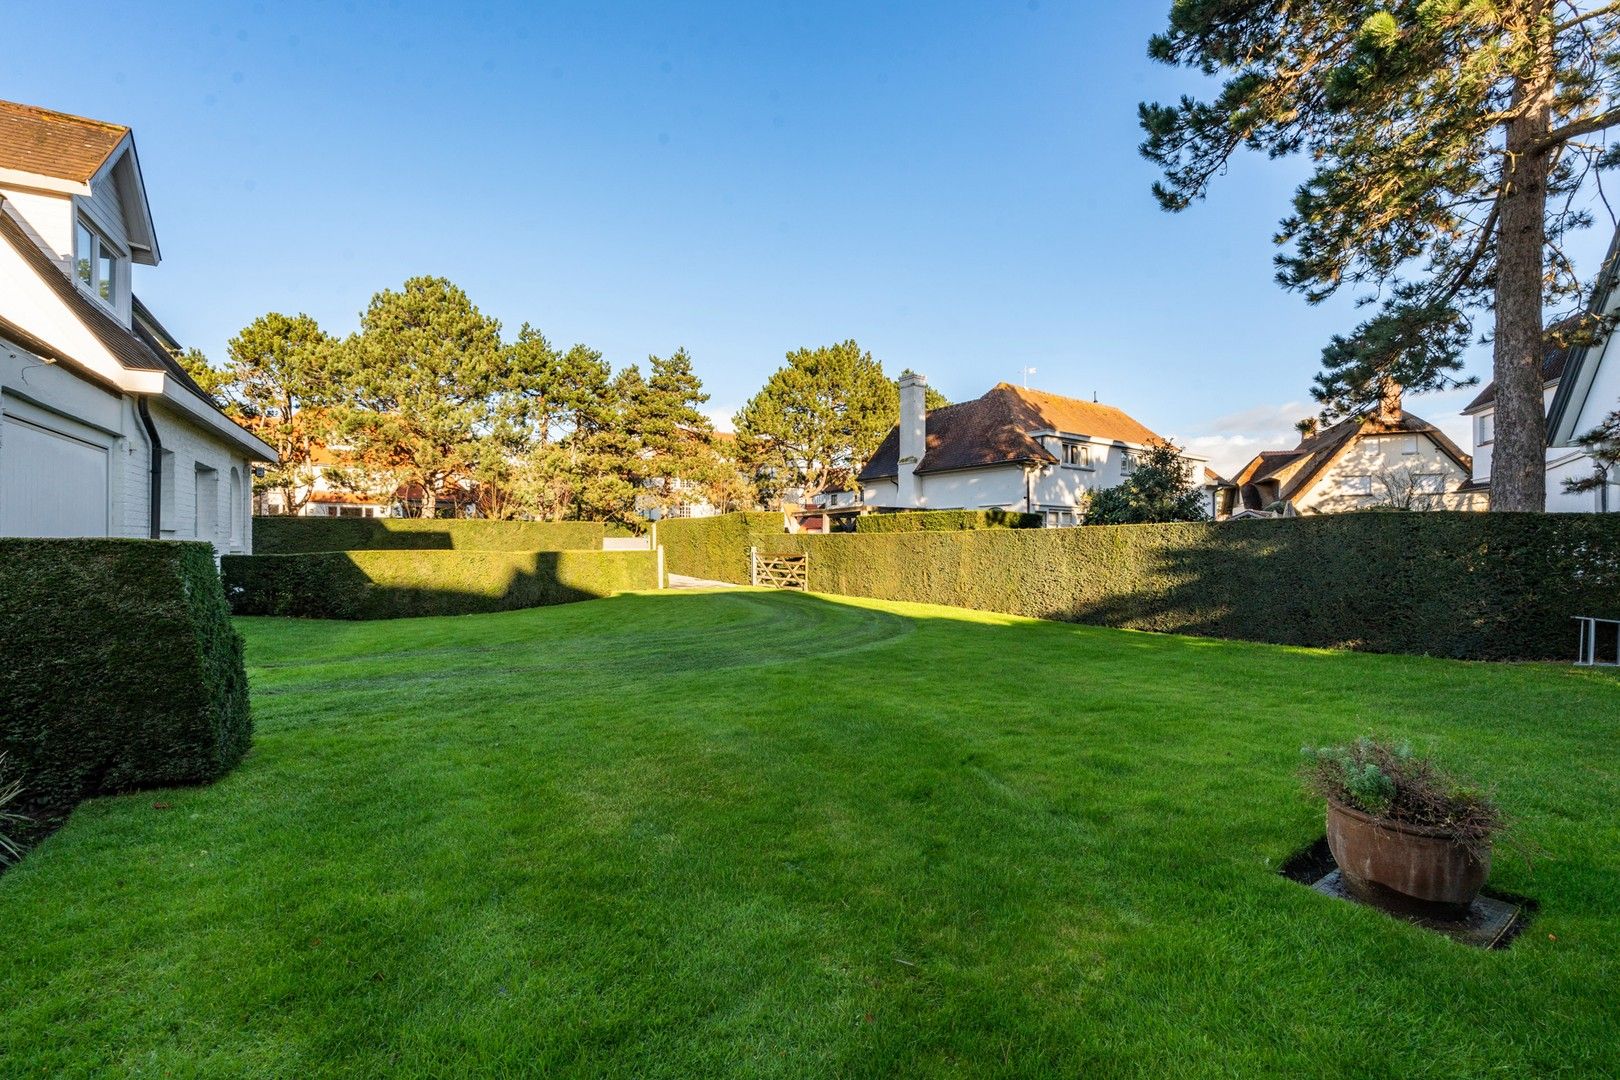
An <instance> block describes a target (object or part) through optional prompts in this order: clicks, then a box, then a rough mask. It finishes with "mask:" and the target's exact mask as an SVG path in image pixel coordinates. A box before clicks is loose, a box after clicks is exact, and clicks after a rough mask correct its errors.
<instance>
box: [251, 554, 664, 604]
mask: <svg viewBox="0 0 1620 1080" xmlns="http://www.w3.org/2000/svg"><path fill="white" fill-rule="evenodd" d="M220 566H221V571H222V572H223V574H224V576H225V592H226V595H227V596H229V597H230V603H231V608H232V610H233V611H235V612H236V614H238V615H294V616H300V617H303V618H312V619H400V618H408V617H412V616H418V615H470V614H475V613H478V612H487V611H510V610H512V609H515V608H531V607H543V606H545V605H548V604H568V603H573V602H575V601H577V600H591V599H594V598H596V597H599V596H608V595H611V594H612V593H616V592H623V591H626V590H630V589H656V588H658V584H659V583H658V554H657V552H653V551H327V552H310V553H307V554H300V555H227V556H226V557H225V558H224V559H222V560H221V563H220Z"/></svg>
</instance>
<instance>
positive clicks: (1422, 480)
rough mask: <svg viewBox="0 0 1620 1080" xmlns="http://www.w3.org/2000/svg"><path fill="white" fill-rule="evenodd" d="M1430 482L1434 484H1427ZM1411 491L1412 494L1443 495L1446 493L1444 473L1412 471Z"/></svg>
mask: <svg viewBox="0 0 1620 1080" xmlns="http://www.w3.org/2000/svg"><path fill="white" fill-rule="evenodd" d="M1430 483H1432V484H1433V485H1434V486H1433V487H1429V486H1427V485H1428V484H1430ZM1412 493H1413V494H1414V495H1444V494H1445V493H1446V474H1445V473H1413V474H1412Z"/></svg>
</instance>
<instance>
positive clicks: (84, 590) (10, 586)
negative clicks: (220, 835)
mask: <svg viewBox="0 0 1620 1080" xmlns="http://www.w3.org/2000/svg"><path fill="white" fill-rule="evenodd" d="M0 656H3V657H4V662H3V663H0V751H4V752H5V753H6V755H7V771H8V772H12V771H13V770H15V771H16V772H17V773H20V776H19V779H20V780H21V781H22V783H23V787H24V790H23V794H22V797H21V805H20V807H18V809H19V810H20V812H22V813H25V814H29V815H31V816H35V817H36V818H48V817H54V816H58V815H60V814H62V813H64V812H65V811H67V810H68V809H70V808H71V807H72V806H73V804H75V803H77V802H79V801H80V800H81V799H84V798H87V797H89V796H91V795H95V794H98V793H102V792H113V791H125V790H129V789H133V788H144V787H157V786H165V785H173V784H189V783H199V782H203V781H208V780H213V779H216V778H217V777H219V776H221V775H223V774H224V773H226V772H227V771H229V770H230V768H231V767H232V766H233V765H235V764H236V762H237V761H239V760H240V759H241V757H242V755H243V754H244V753H246V752H247V748H248V744H249V743H250V741H251V740H252V734H253V721H252V717H251V714H250V713H249V710H248V687H247V674H246V671H245V670H244V668H243V665H242V639H241V638H240V637H239V636H238V635H237V633H236V631H235V629H234V628H232V626H231V622H230V613H229V611H228V610H227V608H226V604H225V595H224V593H223V591H222V590H221V589H220V581H219V575H218V573H216V572H215V570H214V558H213V549H212V548H210V547H209V546H208V545H207V544H199V543H175V542H173V541H157V540H24V539H0Z"/></svg>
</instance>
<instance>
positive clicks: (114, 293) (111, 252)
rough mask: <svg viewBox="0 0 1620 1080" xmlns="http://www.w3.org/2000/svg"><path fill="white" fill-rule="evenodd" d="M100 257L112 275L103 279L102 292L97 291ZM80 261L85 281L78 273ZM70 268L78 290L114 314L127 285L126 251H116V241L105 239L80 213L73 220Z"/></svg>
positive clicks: (122, 299) (127, 255) (100, 281)
mask: <svg viewBox="0 0 1620 1080" xmlns="http://www.w3.org/2000/svg"><path fill="white" fill-rule="evenodd" d="M86 248H88V250H86ZM104 258H107V259H108V260H109V261H110V262H111V263H112V276H111V277H110V278H108V279H107V295H106V296H102V295H101V284H102V277H101V272H102V270H101V267H102V260H103V259H104ZM81 263H83V264H85V265H86V267H87V269H88V270H89V274H90V277H89V280H88V281H87V280H85V278H84V277H83V276H82V275H81V274H80V269H79V267H80V264H81ZM72 269H73V283H74V284H75V285H77V286H78V287H79V291H80V292H82V293H84V294H85V295H86V296H88V297H90V299H92V300H94V301H95V302H96V303H98V304H100V305H101V306H102V307H104V308H106V309H107V310H108V311H110V312H112V313H113V314H115V315H116V314H118V312H120V311H121V310H123V304H124V293H125V292H127V291H128V289H129V253H128V252H125V251H120V250H119V248H118V245H117V244H115V243H113V242H112V241H111V240H108V239H107V237H106V235H105V234H103V233H102V232H101V230H100V229H98V228H96V226H95V224H94V223H92V222H91V221H90V219H89V218H87V217H85V216H84V215H83V214H80V215H78V217H77V218H76V219H75V221H74V229H73V268H72Z"/></svg>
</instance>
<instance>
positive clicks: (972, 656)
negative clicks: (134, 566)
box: [0, 591, 1620, 1078]
mask: <svg viewBox="0 0 1620 1080" xmlns="http://www.w3.org/2000/svg"><path fill="white" fill-rule="evenodd" d="M242 629H243V631H244V633H245V634H246V636H247V638H248V656H249V662H250V664H251V667H252V676H253V685H254V702H255V710H256V714H257V718H258V735H257V740H256V745H255V749H254V750H253V752H252V754H251V755H250V756H249V757H248V758H247V760H246V761H245V762H244V763H243V764H242V766H241V767H240V768H238V769H237V770H236V772H235V773H233V774H232V775H231V776H229V777H227V778H226V779H225V780H223V781H221V782H220V783H218V784H216V785H214V786H213V787H211V788H202V789H185V790H173V791H165V792H158V793H151V792H148V793H145V794H140V795H131V796H126V797H120V798H109V799H100V800H96V801H93V802H91V803H88V804H86V805H85V806H83V807H81V808H80V809H79V810H78V811H77V812H76V813H75V815H74V817H73V818H72V820H71V821H70V822H69V824H68V825H67V826H66V827H65V828H64V829H62V830H61V831H60V832H58V833H57V834H55V835H54V836H53V837H51V838H50V839H49V840H47V841H46V842H45V843H44V844H43V845H42V846H41V847H39V848H38V849H36V850H35V851H34V852H33V853H32V854H31V855H30V856H29V857H28V858H27V859H26V860H25V861H24V862H23V863H22V864H20V865H19V866H17V867H16V868H14V869H12V870H11V871H9V872H7V873H5V874H4V875H0V995H3V999H4V1011H3V1013H0V1016H3V1019H0V1076H5V1077H13V1076H32V1075H45V1076H88V1075H98V1076H100V1075H108V1074H112V1075H126V1074H127V1075H141V1076H177V1077H184V1076H202V1077H228V1076H267V1077H268V1076H275V1077H309V1076H322V1075H332V1076H336V1075H341V1076H418V1075H423V1076H425V1075H434V1076H444V1075H529V1074H536V1075H538V1074H550V1075H571V1074H589V1075H613V1076H630V1075H639V1076H666V1077H683V1078H684V1077H700V1076H716V1075H730V1076H748V1077H753V1076H781V1077H804V1076H831V1075H843V1076H849V1075H884V1074H909V1075H960V1076H985V1075H1008V1076H1012V1075H1017V1076H1030V1075H1053V1076H1086V1077H1098V1076H1115V1075H1119V1076H1150V1077H1156V1078H1163V1077H1182V1076H1262V1075H1283V1074H1290V1075H1298V1076H1367V1077H1384V1076H1401V1077H1419V1076H1425V1077H1426V1076H1433V1077H1481V1076H1502V1077H1528V1076H1536V1077H1549V1076H1575V1075H1587V1076H1599V1075H1613V1074H1614V1073H1615V1072H1616V1071H1620V1007H1617V1005H1616V997H1615V993H1616V988H1617V987H1620V681H1617V680H1615V679H1614V678H1613V677H1610V676H1606V675H1604V674H1602V673H1593V672H1583V671H1575V670H1573V669H1569V668H1561V667H1551V666H1524V667H1510V666H1486V665H1477V664H1461V663H1454V662H1447V661H1432V660H1424V659H1416V658H1405V657H1384V656H1371V655H1357V654H1341V653H1328V652H1316V651H1309V650H1301V649H1285V648H1276V647H1270V646H1259V645H1249V644H1237V643H1228V642H1217V641H1211V640H1199V639H1190V638H1173V637H1161V636H1151V635H1146V634H1132V633H1124V632H1118V631H1110V630H1101V629H1093V628H1086V627H1079V626H1068V625H1061V624H1055V623H1040V622H1033V621H1028V620H1021V619H1014V618H1010V617H1002V616H995V615H986V614H978V613H970V612H961V611H952V610H949V609H943V608H925V607H911V606H904V605H895V604H882V603H875V602H857V601H835V600H829V599H819V598H815V597H802V596H796V595H791V594H784V593H761V592H751V591H738V592H728V593H709V594H701V593H698V594H693V593H688V594H667V595H661V596H640V595H636V596H624V597H619V598H616V599H612V600H606V601H598V602H593V603H586V604H576V605H572V606H568V607H561V608H550V609H542V610H535V611H522V612H511V613H506V614H500V615H487V616H475V617H467V618H456V619H425V620H406V621H398V622H384V623H369V624H365V623H358V624H356V623H348V624H339V623H310V622H304V623H298V622H289V621H281V620H247V621H244V622H243V623H242ZM1369 731H1376V732H1380V733H1387V734H1391V735H1394V736H1397V737H1409V738H1411V739H1412V740H1413V742H1414V743H1415V744H1416V745H1417V746H1418V747H1420V748H1421V749H1424V750H1428V751H1432V752H1433V753H1435V754H1437V755H1439V756H1440V757H1442V758H1443V759H1444V760H1446V761H1447V762H1449V763H1451V764H1452V765H1454V766H1455V767H1456V768H1457V769H1458V770H1459V771H1462V772H1466V773H1472V774H1475V775H1477V776H1479V777H1481V778H1484V779H1489V780H1491V781H1494V782H1495V783H1496V785H1497V787H1498V793H1499V796H1500V799H1501V801H1502V803H1503V804H1504V805H1505V807H1506V808H1507V809H1508V810H1509V811H1510V812H1511V813H1512V814H1513V815H1514V816H1515V817H1516V818H1517V820H1518V822H1519V824H1520V832H1521V835H1522V837H1523V838H1524V839H1525V840H1526V841H1529V842H1531V843H1533V844H1535V845H1537V846H1539V847H1540V848H1542V849H1544V850H1545V852H1546V854H1545V855H1544V856H1543V857H1542V858H1541V859H1540V860H1539V861H1537V862H1536V863H1535V864H1534V865H1533V866H1528V867H1527V866H1526V865H1525V864H1524V863H1523V862H1522V861H1518V860H1515V859H1513V858H1512V857H1500V858H1499V860H1498V866H1497V871H1496V874H1495V878H1494V883H1495V884H1496V885H1498V886H1499V887H1501V888H1504V889H1509V890H1513V891H1517V892H1521V893H1526V894H1529V895H1532V896H1534V897H1536V898H1537V899H1538V900H1540V902H1541V904H1542V909H1541V912H1540V914H1539V916H1538V917H1537V919H1536V921H1535V922H1534V923H1533V924H1532V925H1531V927H1530V929H1529V931H1528V932H1527V933H1526V934H1525V935H1524V936H1523V937H1521V938H1520V939H1519V941H1518V943H1516V944H1515V945H1514V946H1513V948H1511V949H1510V950H1508V951H1506V952H1494V953H1486V952H1481V951H1478V950H1473V949H1469V948H1467V947H1464V946H1460V945H1456V944H1453V943H1451V942H1449V941H1447V940H1444V939H1442V938H1439V937H1437V936H1434V935H1430V934H1428V933H1425V932H1424V931H1421V930H1417V929H1415V928H1412V927H1409V926H1406V925H1404V924H1400V923H1396V922H1394V921H1391V920H1389V919H1387V918H1384V917H1382V916H1380V915H1378V914H1376V913H1374V912H1371V911H1368V910H1365V909H1360V908H1355V907H1352V906H1350V905H1347V904H1344V903H1341V902H1338V901H1334V900H1329V899H1326V898H1324V897H1320V896H1317V895H1315V894H1313V893H1311V892H1310V891H1309V890H1306V889H1304V888H1301V887H1300V886H1298V885H1295V884H1292V883H1290V882H1288V881H1286V880H1284V879H1283V878H1281V877H1279V876H1277V875H1276V873H1274V870H1275V867H1276V865H1277V864H1278V863H1279V862H1280V861H1281V860H1282V859H1283V858H1285V857H1286V856H1287V855H1288V854H1289V853H1290V852H1292V851H1293V850H1295V849H1296V848H1298V847H1300V846H1301V845H1303V844H1305V843H1307V842H1308V841H1310V840H1312V839H1314V838H1315V837H1316V836H1318V835H1320V833H1321V820H1320V809H1319V808H1318V807H1316V806H1313V805H1311V804H1310V803H1308V802H1306V801H1305V800H1304V799H1303V798H1302V797H1301V796H1300V795H1299V794H1298V793H1297V790H1296V784H1295V781H1294V778H1293V775H1292V774H1293V770H1294V768H1295V764H1296V759H1297V756H1298V748H1299V746H1300V745H1301V744H1302V743H1304V742H1316V741H1324V740H1338V739H1344V738H1347V737H1351V736H1354V735H1357V734H1361V733H1364V732H1369ZM155 803H167V804H171V805H170V808H168V809H158V808H155V806H154V804H155Z"/></svg>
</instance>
